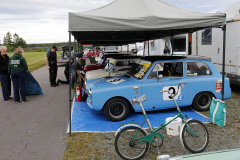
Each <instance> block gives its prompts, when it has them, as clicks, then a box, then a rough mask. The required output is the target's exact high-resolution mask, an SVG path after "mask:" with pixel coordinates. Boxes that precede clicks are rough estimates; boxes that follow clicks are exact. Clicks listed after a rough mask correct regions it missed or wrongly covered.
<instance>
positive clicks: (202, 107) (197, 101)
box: [192, 92, 213, 111]
mask: <svg viewBox="0 0 240 160" xmlns="http://www.w3.org/2000/svg"><path fill="white" fill-rule="evenodd" d="M212 97H213V96H212V95H211V94H210V93H208V92H201V93H198V94H197V95H196V96H195V98H194V100H193V104H192V107H193V108H194V109H196V110H197V111H207V110H209V107H210V104H211V101H212Z"/></svg>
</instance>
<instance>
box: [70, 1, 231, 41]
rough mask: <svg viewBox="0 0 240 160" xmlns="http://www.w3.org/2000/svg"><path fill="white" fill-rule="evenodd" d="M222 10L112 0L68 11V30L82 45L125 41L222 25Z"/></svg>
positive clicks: (223, 15) (156, 2)
mask: <svg viewBox="0 0 240 160" xmlns="http://www.w3.org/2000/svg"><path fill="white" fill-rule="evenodd" d="M225 21H226V16H225V14H223V13H197V12H193V11H188V10H184V9H181V8H177V7H174V6H172V5H169V4H167V3H165V2H162V1H161V0H115V1H113V2H112V3H110V4H109V5H106V6H104V7H101V8H98V9H95V10H92V11H87V12H81V13H69V32H71V33H72V34H73V36H74V37H75V39H76V40H77V41H78V42H80V43H82V44H87V43H88V44H98V43H101V44H109V43H112V44H127V43H131V42H138V41H145V40H149V39H158V38H163V37H167V36H173V35H176V34H182V33H191V32H194V31H196V30H199V29H202V28H206V27H212V26H222V25H224V24H225V23H226V22H225Z"/></svg>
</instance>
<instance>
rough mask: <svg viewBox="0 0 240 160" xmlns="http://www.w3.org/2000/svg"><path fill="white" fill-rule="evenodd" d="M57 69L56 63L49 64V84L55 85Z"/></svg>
mask: <svg viewBox="0 0 240 160" xmlns="http://www.w3.org/2000/svg"><path fill="white" fill-rule="evenodd" d="M57 70H58V67H57V65H52V66H50V69H49V80H50V84H51V85H56V84H57V83H56V79H57Z"/></svg>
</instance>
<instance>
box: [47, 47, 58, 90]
mask: <svg viewBox="0 0 240 160" xmlns="http://www.w3.org/2000/svg"><path fill="white" fill-rule="evenodd" d="M56 51H57V47H56V46H53V47H52V48H51V50H50V51H49V52H48V53H47V54H46V57H45V62H46V65H47V69H48V70H49V80H50V84H51V87H56V86H57V83H56V79H57V70H58V67H57V53H56Z"/></svg>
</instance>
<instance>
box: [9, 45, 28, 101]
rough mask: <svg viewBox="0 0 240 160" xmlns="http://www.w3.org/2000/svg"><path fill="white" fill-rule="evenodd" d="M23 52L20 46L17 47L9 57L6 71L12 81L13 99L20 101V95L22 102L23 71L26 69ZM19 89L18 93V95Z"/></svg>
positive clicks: (24, 98)
mask: <svg viewBox="0 0 240 160" xmlns="http://www.w3.org/2000/svg"><path fill="white" fill-rule="evenodd" d="M23 53H24V51H23V49H22V48H17V49H16V51H15V53H14V55H13V56H12V57H11V58H10V59H9V65H8V72H9V74H10V75H11V78H12V82H13V91H14V101H15V102H16V103H20V102H21V101H20V95H21V98H22V101H23V102H26V97H25V77H26V75H25V71H27V70H28V66H27V62H26V60H25V58H24V57H23V56H22V54H23ZM19 91H20V95H19Z"/></svg>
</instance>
